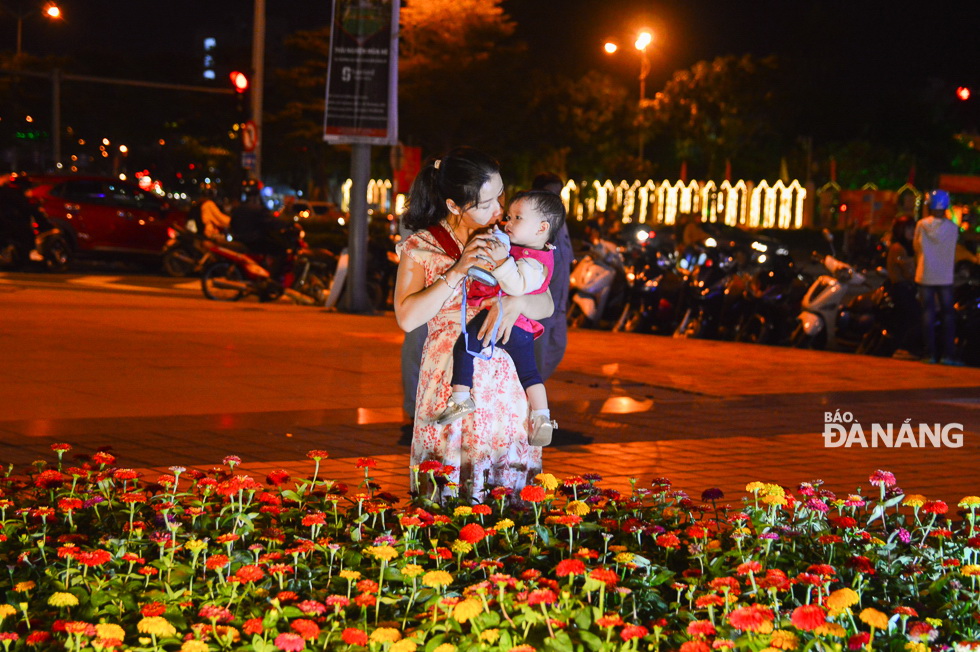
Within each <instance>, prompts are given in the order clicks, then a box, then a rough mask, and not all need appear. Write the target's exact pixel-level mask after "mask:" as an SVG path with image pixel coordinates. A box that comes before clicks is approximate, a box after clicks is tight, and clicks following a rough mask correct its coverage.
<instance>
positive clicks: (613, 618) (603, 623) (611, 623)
mask: <svg viewBox="0 0 980 652" xmlns="http://www.w3.org/2000/svg"><path fill="white" fill-rule="evenodd" d="M595 624H596V625H598V626H599V627H619V626H620V625H622V624H623V619H622V618H620V617H619V614H609V615H608V616H602V617H601V618H597V619H596V621H595Z"/></svg>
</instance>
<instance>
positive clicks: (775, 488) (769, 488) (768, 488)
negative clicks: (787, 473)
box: [762, 483, 786, 496]
mask: <svg viewBox="0 0 980 652" xmlns="http://www.w3.org/2000/svg"><path fill="white" fill-rule="evenodd" d="M762 493H764V494H767V495H769V496H785V495H786V491H785V490H784V489H783V488H782V487H780V486H779V485H778V484H772V483H766V484H765V485H763V487H762Z"/></svg>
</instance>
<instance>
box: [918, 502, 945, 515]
mask: <svg viewBox="0 0 980 652" xmlns="http://www.w3.org/2000/svg"><path fill="white" fill-rule="evenodd" d="M948 511H949V505H947V504H946V503H944V502H943V501H941V500H927V501H926V502H925V503H924V504H923V505H922V512H923V513H924V514H945V513H946V512H948Z"/></svg>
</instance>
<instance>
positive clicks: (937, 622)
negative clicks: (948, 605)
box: [926, 618, 943, 627]
mask: <svg viewBox="0 0 980 652" xmlns="http://www.w3.org/2000/svg"><path fill="white" fill-rule="evenodd" d="M926 622H927V623H929V624H930V625H932V626H933V627H942V625H943V621H942V619H941V618H926Z"/></svg>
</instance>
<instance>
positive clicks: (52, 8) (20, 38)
mask: <svg viewBox="0 0 980 652" xmlns="http://www.w3.org/2000/svg"><path fill="white" fill-rule="evenodd" d="M0 6H2V5H0ZM4 8H5V9H7V11H8V12H10V13H11V14H13V15H14V16H16V17H17V58H18V59H20V55H21V54H22V53H23V51H24V47H23V45H24V19H25V18H30V17H31V16H33V15H34V12H32V11H26V12H25V11H14V10H13V9H10V8H9V7H4ZM41 15H42V16H45V17H46V18H48V19H49V20H61V19H62V18H63V16H62V15H61V7H59V6H58V5H57V4H55V3H54V2H48V3H46V4H45V5H44V8H43V9H42V10H41Z"/></svg>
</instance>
